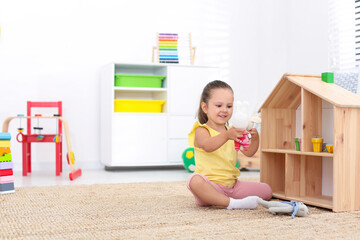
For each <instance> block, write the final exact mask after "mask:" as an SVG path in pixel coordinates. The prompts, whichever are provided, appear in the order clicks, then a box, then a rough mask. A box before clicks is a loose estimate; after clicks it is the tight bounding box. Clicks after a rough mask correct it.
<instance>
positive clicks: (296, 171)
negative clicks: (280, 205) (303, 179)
mask: <svg viewBox="0 0 360 240" xmlns="http://www.w3.org/2000/svg"><path fill="white" fill-rule="evenodd" d="M300 158H301V156H300V155H290V154H286V159H285V196H287V197H291V196H292V197H298V196H299V195H300V186H301V184H300V172H301V171H300V166H301V164H300Z"/></svg>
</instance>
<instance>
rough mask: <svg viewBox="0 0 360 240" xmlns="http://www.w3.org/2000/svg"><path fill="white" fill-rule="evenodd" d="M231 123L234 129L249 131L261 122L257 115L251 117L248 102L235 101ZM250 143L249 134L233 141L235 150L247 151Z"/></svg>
mask: <svg viewBox="0 0 360 240" xmlns="http://www.w3.org/2000/svg"><path fill="white" fill-rule="evenodd" d="M232 122H233V125H234V127H236V128H244V129H246V130H248V131H250V130H251V129H252V128H253V126H254V124H255V123H260V122H261V118H260V116H259V114H257V113H256V114H254V115H253V116H251V114H250V110H249V103H248V102H246V101H244V102H241V101H236V102H235V103H234V113H233V117H232ZM250 141H251V134H250V133H249V134H247V135H244V136H243V137H241V138H239V140H238V141H234V143H235V150H236V151H239V150H244V151H247V150H248V149H249V145H250Z"/></svg>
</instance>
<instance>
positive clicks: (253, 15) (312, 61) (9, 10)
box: [0, 0, 327, 171]
mask: <svg viewBox="0 0 360 240" xmlns="http://www.w3.org/2000/svg"><path fill="white" fill-rule="evenodd" d="M326 3H327V0H320V1H315V2H314V1H309V0H306V1H295V0H291V1H286V0H272V1H270V0H269V1H251V0H241V1H239V0H228V1H219V0H197V1H191V0H183V1H175V0H172V1H171V0H153V1H141V0H132V1H117V0H101V1H100V0H91V1H90V0H89V1H85V0H64V1H46V0H33V1H26V0H18V1H3V0H0V26H1V30H2V32H1V35H0V89H1V95H0V109H1V110H0V123H1V124H2V122H3V120H4V119H5V118H6V117H8V116H13V115H16V114H18V113H25V112H26V101H27V100H31V101H58V100H61V101H63V112H64V114H63V115H64V117H65V118H66V119H67V120H68V122H69V125H70V135H71V142H72V145H73V146H72V147H73V150H74V152H75V155H76V160H77V164H78V165H80V166H81V167H83V168H86V167H100V166H101V165H100V162H99V159H100V154H101V153H100V152H99V151H100V150H99V131H100V128H99V124H100V123H99V112H100V110H99V86H100V84H101V83H100V78H99V70H100V69H101V67H102V66H103V65H104V64H106V63H108V62H113V61H114V62H130V63H150V62H151V49H152V46H153V45H154V44H155V33H156V32H191V33H192V36H193V44H194V45H195V46H196V47H197V53H196V61H195V62H196V64H199V65H211V66H219V67H221V68H222V73H223V79H224V80H226V81H229V82H230V84H231V85H232V86H233V88H234V90H235V92H236V97H237V99H240V100H245V99H247V100H248V101H250V102H252V103H253V104H254V105H255V103H258V104H260V103H262V101H263V100H264V99H265V98H266V97H267V95H268V94H269V92H270V91H271V89H272V88H273V87H274V86H275V84H276V83H277V81H278V80H279V79H280V77H281V75H282V74H283V73H284V72H287V71H288V72H301V73H320V72H321V71H323V70H324V69H325V68H326V66H327V46H326V43H327V40H326V39H327V22H326V18H327V15H326V11H324V7H323V5H325V6H326ZM43 124H44V125H45V126H46V127H48V128H50V129H53V128H54V124H53V123H51V122H50V123H48V122H46V123H43ZM24 125H25V122H23V126H24ZM17 127H18V121H16V122H13V123H12V124H11V126H10V132H11V133H12V135H13V137H15V135H16V128H17ZM64 148H65V149H66V147H65V146H64ZM12 151H13V157H14V162H15V170H18V169H21V147H20V144H18V143H16V141H14V140H13V141H12ZM53 155H54V147H53V144H37V145H34V148H33V156H34V157H33V163H34V167H35V169H36V166H38V167H41V168H43V165H45V164H51V167H52V168H54V164H53V163H54V156H53ZM40 164H41V166H40ZM65 171H66V167H65Z"/></svg>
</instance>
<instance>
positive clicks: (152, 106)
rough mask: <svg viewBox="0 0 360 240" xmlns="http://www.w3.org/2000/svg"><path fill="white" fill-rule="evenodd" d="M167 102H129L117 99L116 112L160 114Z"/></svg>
mask: <svg viewBox="0 0 360 240" xmlns="http://www.w3.org/2000/svg"><path fill="white" fill-rule="evenodd" d="M165 102H166V101H165V100H127V99H115V100H114V108H115V109H114V110H115V112H154V113H160V112H161V110H162V106H163V105H164V103H165Z"/></svg>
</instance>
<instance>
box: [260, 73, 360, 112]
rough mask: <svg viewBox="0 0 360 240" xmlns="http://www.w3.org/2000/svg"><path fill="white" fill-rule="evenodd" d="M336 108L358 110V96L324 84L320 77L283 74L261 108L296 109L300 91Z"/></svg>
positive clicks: (333, 85) (338, 87)
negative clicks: (307, 92)
mask: <svg viewBox="0 0 360 240" xmlns="http://www.w3.org/2000/svg"><path fill="white" fill-rule="evenodd" d="M302 88H303V89H305V90H307V91H309V92H311V93H312V94H314V95H316V96H317V97H319V98H321V99H323V100H325V101H327V102H329V103H331V104H333V105H334V106H337V107H352V108H360V96H359V95H356V94H355V93H352V92H350V91H348V90H346V89H344V88H342V87H340V86H338V85H336V84H334V83H326V82H323V81H322V80H321V76H317V75H304V74H291V73H285V74H284V75H283V76H282V78H281V79H280V81H279V82H278V83H277V85H276V86H275V88H274V89H273V90H272V92H271V93H270V95H269V96H268V98H267V99H266V100H265V102H264V103H263V105H262V106H261V107H260V109H262V108H265V107H266V108H287V109H297V108H298V107H299V105H300V104H301V89H302Z"/></svg>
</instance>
